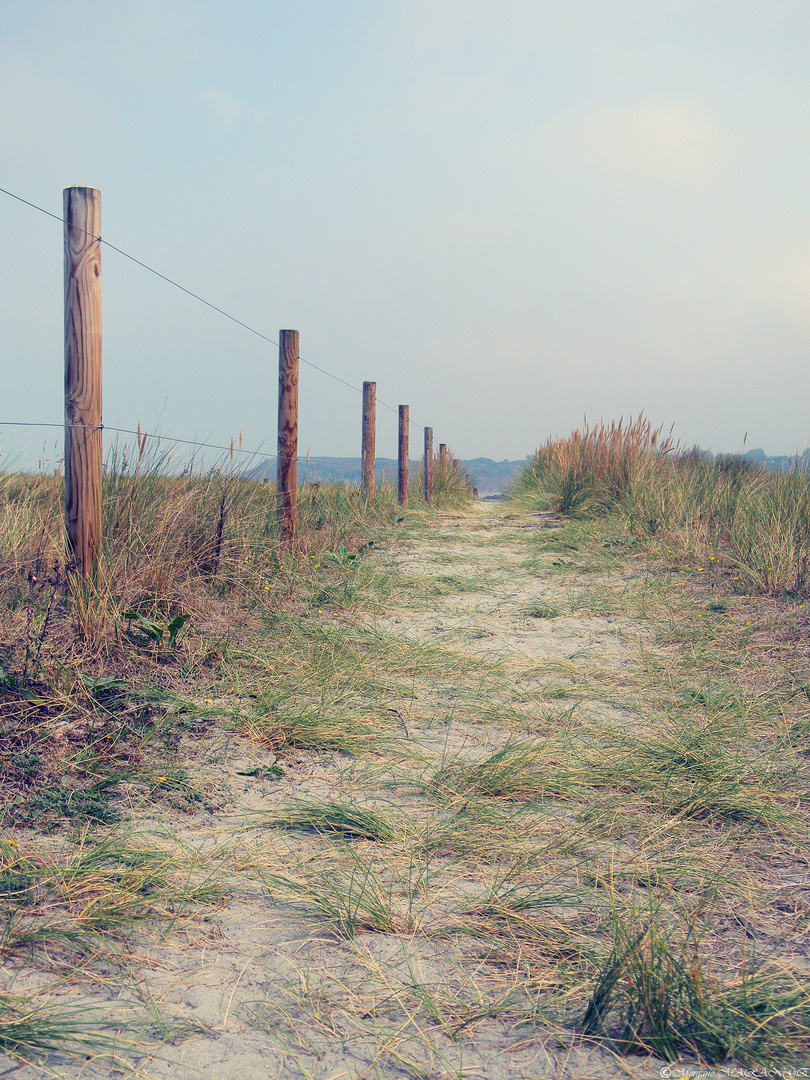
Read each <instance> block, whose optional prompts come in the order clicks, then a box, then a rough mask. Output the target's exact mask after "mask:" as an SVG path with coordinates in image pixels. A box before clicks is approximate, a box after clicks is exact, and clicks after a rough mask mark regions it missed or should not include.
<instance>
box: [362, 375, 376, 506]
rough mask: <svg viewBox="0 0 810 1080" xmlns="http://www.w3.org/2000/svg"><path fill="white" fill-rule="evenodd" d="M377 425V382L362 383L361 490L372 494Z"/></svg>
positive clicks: (366, 493)
mask: <svg viewBox="0 0 810 1080" xmlns="http://www.w3.org/2000/svg"><path fill="white" fill-rule="evenodd" d="M376 427H377V384H376V383H375V382H364V383H363V441H362V470H361V477H362V492H363V494H364V495H373V494H374V468H375V464H376V459H375V454H374V443H375V437H376Z"/></svg>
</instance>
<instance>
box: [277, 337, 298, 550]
mask: <svg viewBox="0 0 810 1080" xmlns="http://www.w3.org/2000/svg"><path fill="white" fill-rule="evenodd" d="M276 476H277V481H276V512H277V515H278V524H279V529H280V532H281V538H282V540H292V538H293V537H294V536H295V512H296V505H297V497H298V331H297V330H280V331H279V335H278V462H277V472H276Z"/></svg>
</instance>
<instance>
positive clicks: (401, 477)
mask: <svg viewBox="0 0 810 1080" xmlns="http://www.w3.org/2000/svg"><path fill="white" fill-rule="evenodd" d="M410 411H411V410H410V406H408V405H400V407H399V450H398V457H397V466H398V468H397V494H398V497H399V505H400V506H407V505H408V455H409V454H410V423H411V421H410Z"/></svg>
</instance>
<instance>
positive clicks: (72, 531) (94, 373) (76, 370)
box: [63, 187, 102, 577]
mask: <svg viewBox="0 0 810 1080" xmlns="http://www.w3.org/2000/svg"><path fill="white" fill-rule="evenodd" d="M63 199H64V221H65V527H66V531H67V556H68V560H69V562H71V563H72V564H73V565H74V566H75V569H76V571H77V572H78V573H79V574H81V575H82V576H83V577H87V576H89V575H91V574H92V573H93V569H94V566H95V561H96V556H97V555H98V552H99V549H100V546H101V455H102V431H101V243H100V240H99V237H100V235H101V192H100V191H98V190H97V189H96V188H84V187H72V188H66V189H65V191H64V193H63Z"/></svg>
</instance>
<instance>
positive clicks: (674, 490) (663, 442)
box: [512, 417, 810, 598]
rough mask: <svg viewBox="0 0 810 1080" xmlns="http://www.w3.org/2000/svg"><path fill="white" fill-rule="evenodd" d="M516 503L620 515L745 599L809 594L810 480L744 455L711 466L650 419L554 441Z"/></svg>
mask: <svg viewBox="0 0 810 1080" xmlns="http://www.w3.org/2000/svg"><path fill="white" fill-rule="evenodd" d="M512 498H513V499H514V500H515V501H517V502H518V503H520V504H522V505H524V506H531V507H533V508H536V509H553V510H556V511H559V512H560V513H562V514H576V513H584V512H587V513H595V514H599V515H604V516H613V517H617V518H619V519H620V520H621V522H622V524H623V525H624V527H626V528H627V529H628V530H630V532H631V533H632V534H633V535H634V536H636V537H639V538H642V539H646V540H651V539H653V538H654V543H655V544H656V545H657V546H658V549H659V551H660V552H661V553H662V554H665V555H667V556H668V557H669V558H670V559H671V560H672V561H673V562H675V563H676V564H678V563H681V562H684V563H688V564H689V565H692V564H697V563H699V564H700V566H699V567H698V569H700V570H701V572H708V571H713V572H715V573H717V574H724V575H725V576H726V577H728V579H729V581H730V583H731V584H732V585H733V586H734V588H735V589H736V590H738V591H740V592H749V591H755V592H759V593H769V594H772V595H794V596H797V597H801V598H804V597H805V596H806V595H807V591H808V559H810V474H808V473H807V472H804V471H801V470H798V469H797V470H794V471H793V472H790V473H776V472H770V471H768V470H766V469H763V468H759V467H757V466H756V465H755V464H752V463H751V462H750V461H748V460H747V459H745V458H738V457H718V458H716V459H715V460H714V461H708V460H707V459H706V457H705V456H704V455H702V454H700V453H698V452H696V451H688V452H685V451H683V450H681V449H679V448H678V447H677V446H676V445H675V444H674V443H673V441H672V439H671V437H670V436H667V435H664V434H663V433H662V430H661V429H655V428H653V427H652V425H651V424H650V422H649V421H648V420H646V419H644V418H643V417H639V418H638V419H636V420H632V419H631V420H630V422H629V423H627V424H624V423H622V422H621V421H620V422H619V423H611V424H610V425H605V424H603V423H602V424H600V425H599V426H598V427H594V428H590V427H588V426H587V425H586V426H585V428H584V429H583V430H582V431H575V432H573V433H572V434H571V435H570V436H569V437H568V438H566V439H550V440H549V441H548V442H547V443H546V444H545V445H544V446H542V447H541V448H540V449H539V450H538V451H537V452H536V454H535V456H534V458H533V460H532V461H531V462H530V463H529V465H528V466H527V467H526V469H525V470H524V471H523V473H522V474H521V476H520V477H519V478H518V481H517V483H516V485H515V488H514V490H513V492H512Z"/></svg>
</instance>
